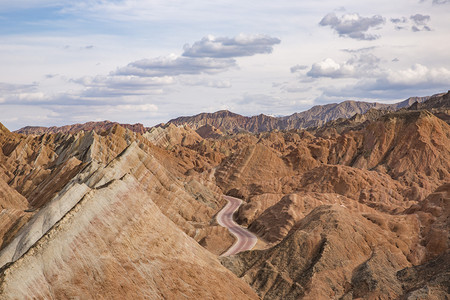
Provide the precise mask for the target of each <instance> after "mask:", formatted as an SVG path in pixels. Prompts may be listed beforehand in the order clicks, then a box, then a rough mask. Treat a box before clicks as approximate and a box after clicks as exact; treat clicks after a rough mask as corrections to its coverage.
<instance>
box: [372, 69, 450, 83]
mask: <svg viewBox="0 0 450 300" xmlns="http://www.w3.org/2000/svg"><path fill="white" fill-rule="evenodd" d="M449 82H450V70H448V69H446V68H443V67H441V68H428V67H426V66H424V65H421V64H414V65H412V66H411V67H410V68H408V69H404V70H388V71H387V72H386V73H385V76H382V77H380V78H378V79H377V86H378V87H382V88H395V87H398V88H408V87H418V86H422V87H424V86H430V87H431V86H438V85H444V84H447V85H448V83H449Z"/></svg>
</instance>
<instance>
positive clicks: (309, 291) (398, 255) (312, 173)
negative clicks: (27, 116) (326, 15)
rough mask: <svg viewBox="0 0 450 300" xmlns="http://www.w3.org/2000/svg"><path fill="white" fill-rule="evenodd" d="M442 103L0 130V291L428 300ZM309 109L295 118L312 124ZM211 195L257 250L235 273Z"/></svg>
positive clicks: (444, 213)
mask: <svg viewBox="0 0 450 300" xmlns="http://www.w3.org/2000/svg"><path fill="white" fill-rule="evenodd" d="M448 99H449V98H448V94H442V95H435V96H433V97H431V98H430V100H428V101H429V102H427V103H425V104H424V105H425V106H426V107H427V108H429V109H430V110H431V111H425V110H420V111H418V110H414V109H413V108H414V107H412V108H411V109H409V110H406V109H404V110H401V111H397V112H389V111H379V110H378V111H377V110H369V111H368V112H366V113H364V114H362V111H359V110H358V109H359V108H361V107H362V106H358V107H359V108H358V107H355V108H354V109H355V111H358V112H360V113H358V114H356V115H354V116H353V117H351V118H349V119H337V120H334V121H332V122H329V123H328V124H327V125H325V126H324V127H319V128H315V129H310V130H308V131H305V130H298V129H295V130H289V131H277V130H275V131H272V132H259V131H261V130H267V129H270V128H272V129H273V128H276V126H278V125H279V124H280V123H277V122H280V118H272V117H266V116H263V115H260V116H257V117H255V118H253V119H247V118H245V117H242V116H238V115H234V114H232V113H229V112H219V113H216V114H205V115H200V116H195V117H193V118H190V119H189V118H188V119H189V120H190V121H195V122H193V123H192V124H191V125H186V126H185V125H183V126H175V125H174V124H171V123H169V124H168V125H160V126H157V127H155V128H153V129H149V130H150V131H148V132H146V133H145V134H144V135H141V134H140V133H136V132H134V131H133V130H130V129H126V128H123V127H122V126H119V125H117V124H113V125H112V126H111V127H108V128H104V129H106V130H95V129H94V130H92V131H89V132H86V131H79V130H78V131H77V130H75V131H74V132H73V133H70V134H66V133H62V132H59V133H56V134H44V135H41V136H35V135H29V136H26V135H22V134H17V133H11V132H9V131H8V130H7V129H6V128H4V127H3V126H1V125H0V150H1V151H0V208H1V212H0V243H1V246H0V266H3V268H2V273H1V276H0V277H1V278H0V291H1V293H2V296H3V295H5V297H6V298H13V299H14V297H15V298H24V297H25V298H26V297H31V298H32V297H36V298H51V297H53V298H74V297H80V298H93V297H104V298H120V299H121V298H130V297H134V298H154V299H162V298H175V299H178V298H183V297H184V298H197V299H205V298H206V299H211V298H213V299H221V298H231V299H247V298H255V297H257V295H256V294H255V293H254V292H253V291H252V290H251V289H250V287H249V286H251V287H252V288H253V290H254V291H255V292H257V293H258V294H259V296H260V297H262V298H265V299H299V298H304V299H335V298H336V299H352V298H363V299H396V298H408V297H410V298H430V299H433V297H434V298H436V299H442V298H443V297H444V296H446V295H448V294H449V292H450V291H449V290H448V286H449V284H448V278H449V276H448V275H449V271H448V265H449V264H448V251H449V250H448V249H449V235H448V228H450V224H449V215H450V207H449V203H450V199H449V195H450V186H449V184H450V183H449V182H450V174H449V170H450V126H449V125H448V124H447V123H446V122H445V120H447V119H450V118H448V114H447V111H448V110H447V108H446V107H447V104H448ZM410 100H412V99H410ZM420 100H426V99H420ZM410 104H411V101H408V103H406V102H405V103H404V106H405V107H406V106H408V105H410ZM399 105H400V104H399ZM402 105H403V104H402ZM425 106H423V107H425ZM352 107H353V104H352V103H351V102H348V103H344V104H342V105H340V106H339V105H338V106H335V107H334V108H333V107H331V108H330V110H329V111H328V112H327V111H326V107H320V109H319V110H318V115H322V116H323V117H324V118H325V117H326V116H330V118H334V117H337V116H338V115H339V114H342V113H345V111H339V110H340V109H341V108H345V109H347V108H348V109H349V110H350V109H352ZM399 107H400V106H399ZM419 107H420V106H419V105H415V109H417V108H419ZM366 108H369V107H366ZM391 108H392V107H391ZM364 109H365V108H364ZM308 113H309V114H311V120H309V121H305V120H303V121H298V120H297V121H298V122H306V123H308V122H309V123H308V124H313V123H314V124H316V123H317V124H319V123H320V122H322V121H318V120H317V119H314V118H315V117H314V116H313V111H309V112H308ZM313 117H314V118H313ZM211 118H215V119H214V120H212V119H211ZM294 119H295V118H294ZM294 119H292V120H287V119H286V120H284V119H283V120H281V121H283V122H285V123H286V124H287V125H289V124H288V123H289V122H294V121H295V120H294ZM313 119H314V120H313ZM180 120H181V119H180ZM186 120H187V119H186ZM189 120H188V121H189ZM297 121H295V122H297ZM286 124H285V125H286ZM292 124H294V123H292ZM292 124H291V125H292ZM296 124H297V123H296ZM298 124H300V123H298ZM97 125H99V124H97ZM97 125H96V126H97ZM108 126H109V125H108ZM191 126H192V127H191ZM73 128H76V126H75V127H73ZM99 128H101V126H100V127H99ZM227 131H228V132H227ZM248 131H255V132H259V133H256V134H250V133H248ZM230 132H233V134H230V135H229V134H228V133H230ZM237 132H238V133H237ZM222 194H228V195H232V196H237V197H239V198H241V199H243V201H244V202H243V204H242V206H241V207H240V209H239V210H238V212H237V213H236V214H235V219H236V221H237V222H238V223H240V224H242V225H245V226H248V229H249V230H251V231H253V232H254V233H256V234H257V235H258V238H259V242H258V244H257V246H256V249H264V250H250V251H246V252H244V253H241V254H239V255H237V256H234V257H229V258H223V259H221V262H222V263H223V264H224V265H225V266H227V267H228V268H229V269H231V270H232V271H233V272H234V273H235V275H237V276H238V277H241V279H238V278H237V277H236V276H235V275H233V274H232V273H230V272H229V271H227V270H226V269H225V268H223V267H222V266H221V265H220V264H219V263H218V260H217V255H220V254H221V253H223V252H224V251H226V250H227V249H228V248H229V247H230V246H231V245H232V244H233V242H234V238H233V237H232V236H231V235H230V234H229V232H228V231H227V230H226V229H225V228H222V227H220V226H218V224H217V222H216V221H215V216H216V214H217V212H218V211H219V210H220V209H221V208H222V207H223V206H224V204H225V201H224V200H223V199H222ZM202 246H203V247H202ZM206 250H209V251H206ZM218 283H219V284H218Z"/></svg>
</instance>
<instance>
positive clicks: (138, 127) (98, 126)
mask: <svg viewBox="0 0 450 300" xmlns="http://www.w3.org/2000/svg"><path fill="white" fill-rule="evenodd" d="M114 125H120V126H122V127H124V128H128V129H130V130H131V131H134V132H137V133H140V134H143V133H144V132H145V131H146V129H145V128H144V126H143V125H142V124H139V123H137V124H133V125H131V124H119V123H117V122H111V121H102V122H87V123H84V124H73V125H66V126H61V127H56V126H53V127H41V126H26V127H23V128H21V129H19V130H16V131H15V132H16V133H22V134H33V135H42V134H45V133H47V134H48V133H72V134H73V133H77V132H80V131H82V130H83V131H91V130H93V131H95V132H102V131H105V130H108V129H110V128H111V127H114Z"/></svg>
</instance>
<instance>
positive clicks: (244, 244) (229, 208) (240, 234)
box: [216, 195, 257, 256]
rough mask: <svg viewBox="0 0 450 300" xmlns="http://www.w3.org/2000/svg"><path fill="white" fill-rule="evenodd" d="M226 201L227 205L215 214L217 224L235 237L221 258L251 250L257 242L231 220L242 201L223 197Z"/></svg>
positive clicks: (254, 237) (253, 236)
mask: <svg viewBox="0 0 450 300" xmlns="http://www.w3.org/2000/svg"><path fill="white" fill-rule="evenodd" d="M223 197H224V198H225V200H227V201H228V203H227V205H225V207H224V208H222V210H221V211H220V212H219V213H218V214H217V217H216V218H217V222H218V223H219V225H220V226H222V227H226V228H228V230H229V231H230V232H231V234H233V235H234V236H235V237H236V241H235V242H234V244H233V246H231V247H230V248H229V249H228V250H227V251H226V252H225V253H223V254H222V255H221V256H230V255H234V254H236V253H239V252H242V251H246V250H250V249H252V248H253V247H254V246H255V244H256V241H257V238H256V236H255V235H254V234H253V233H251V232H250V231H248V230H247V229H245V228H242V227H241V226H239V225H238V224H237V223H236V222H234V220H233V214H234V212H235V211H236V210H237V209H238V208H239V206H241V204H242V200H241V199H238V198H234V197H230V196H225V195H224V196H223Z"/></svg>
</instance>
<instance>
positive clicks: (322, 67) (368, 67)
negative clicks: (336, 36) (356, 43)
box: [306, 53, 380, 78]
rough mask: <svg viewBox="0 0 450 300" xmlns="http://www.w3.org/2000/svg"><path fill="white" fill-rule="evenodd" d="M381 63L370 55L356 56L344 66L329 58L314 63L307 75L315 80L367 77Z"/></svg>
mask: <svg viewBox="0 0 450 300" xmlns="http://www.w3.org/2000/svg"><path fill="white" fill-rule="evenodd" d="M379 62H380V59H379V58H378V57H376V56H375V55H373V54H370V53H368V54H366V53H362V54H355V55H353V56H352V57H351V58H350V59H349V60H347V61H346V62H345V63H342V64H339V63H337V62H335V61H334V60H333V59H331V58H327V59H325V60H323V61H320V62H317V63H314V64H313V65H312V66H311V70H309V71H308V73H306V75H307V76H309V77H313V78H319V77H329V78H346V77H362V76H363V77H367V76H371V75H373V73H374V72H376V70H377V69H378V63H379Z"/></svg>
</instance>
